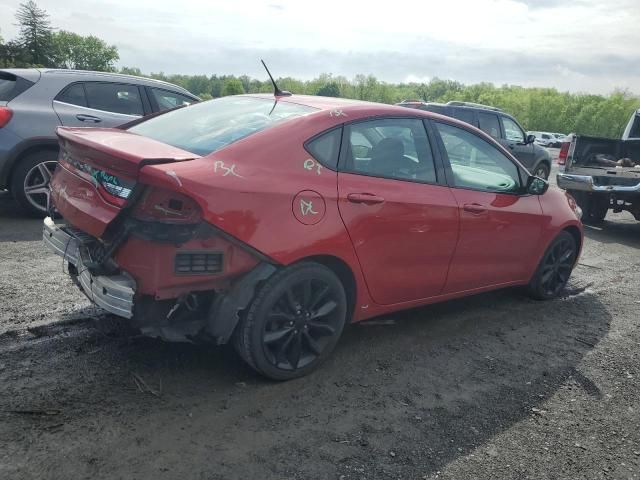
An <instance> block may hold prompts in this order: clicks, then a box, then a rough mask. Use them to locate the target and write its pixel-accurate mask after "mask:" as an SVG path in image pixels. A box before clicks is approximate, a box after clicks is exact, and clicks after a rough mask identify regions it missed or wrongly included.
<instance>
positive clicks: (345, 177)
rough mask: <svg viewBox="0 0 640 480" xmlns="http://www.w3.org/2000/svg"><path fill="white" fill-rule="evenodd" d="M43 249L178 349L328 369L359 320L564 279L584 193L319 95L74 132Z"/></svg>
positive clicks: (65, 146) (463, 127) (103, 300)
mask: <svg viewBox="0 0 640 480" xmlns="http://www.w3.org/2000/svg"><path fill="white" fill-rule="evenodd" d="M58 136H59V138H60V144H61V153H60V159H59V166H58V169H57V170H56V173H55V175H54V176H53V179H52V181H51V190H52V192H51V193H52V195H51V197H52V200H53V203H54V205H55V208H56V209H57V211H58V212H59V214H60V215H61V216H62V217H63V219H64V223H63V222H60V223H58V224H56V223H54V222H53V220H52V219H51V218H47V219H45V223H44V232H43V237H44V241H45V243H46V245H47V246H48V247H49V248H50V249H52V250H54V251H55V252H57V253H58V254H59V255H62V256H63V257H64V258H65V259H66V260H67V262H68V263H67V265H68V271H69V274H70V275H71V277H72V279H73V280H74V281H75V282H76V283H77V284H78V285H79V287H80V288H81V289H82V290H83V291H84V293H85V294H86V295H87V297H88V298H89V299H90V300H91V301H92V302H94V303H95V304H97V305H99V306H100V307H102V308H104V309H105V310H107V311H108V312H111V313H113V314H115V315H119V316H121V317H125V318H129V319H131V321H132V323H133V325H134V326H136V327H138V328H140V329H141V330H142V332H143V333H145V334H147V335H151V336H156V337H160V338H164V339H167V340H171V341H203V340H204V341H207V340H208V341H212V342H215V343H218V344H220V343H225V342H227V341H230V340H232V341H233V342H234V343H235V345H236V348H237V350H238V352H239V354H240V355H241V356H242V358H244V360H246V362H247V363H248V364H249V365H251V367H253V368H254V369H256V370H257V371H258V372H260V373H261V374H263V375H266V376H268V377H271V378H274V379H279V380H284V379H289V378H293V377H297V376H300V375H304V374H306V373H308V372H309V371H311V370H313V369H314V368H315V367H316V366H317V365H318V364H319V363H320V362H322V360H323V359H324V358H326V357H327V355H329V354H330V352H331V350H332V349H333V348H334V346H335V345H336V343H337V341H338V339H339V337H340V335H341V333H342V330H343V328H344V326H345V324H346V323H347V322H358V321H361V320H364V319H367V318H370V317H374V316H377V315H382V314H386V313H389V312H393V311H396V310H400V309H406V308H411V307H417V306H420V305H425V304H429V303H433V302H439V301H442V300H448V299H452V298H457V297H463V296H467V295H472V294H475V293H479V292H485V291H488V290H494V289H497V288H503V287H508V286H514V285H525V286H527V287H528V290H529V292H530V293H531V294H532V295H533V296H534V297H535V298H538V299H550V298H554V297H556V296H557V295H558V294H559V293H560V292H561V290H562V289H563V287H564V286H565V285H566V283H567V280H568V279H569V275H570V274H571V271H572V269H573V267H574V265H575V264H576V262H577V259H578V256H579V253H580V248H581V246H582V241H583V233H582V224H581V222H580V212H579V208H578V207H577V206H576V204H575V202H574V201H573V199H572V198H571V197H570V196H568V195H566V194H565V193H564V192H562V191H560V190H558V189H556V188H548V185H547V183H546V182H545V181H544V180H542V179H539V178H536V177H533V176H531V175H530V174H529V172H527V171H526V170H525V169H524V168H523V167H522V165H520V164H519V163H518V161H517V160H516V159H515V158H514V157H513V156H512V155H511V154H510V153H509V152H508V151H507V150H505V149H504V148H503V147H501V146H500V145H499V144H498V143H496V142H495V141H493V140H492V139H491V138H490V137H489V136H487V135H485V134H484V133H483V132H481V131H480V130H477V129H475V128H473V127H471V126H469V125H467V124H465V123H461V122H458V121H456V120H454V119H452V118H449V117H443V116H439V115H436V114H433V113H429V112H424V111H420V110H409V109H406V108H402V107H396V106H390V105H381V104H375V103H366V102H357V101H352V100H342V99H334V98H323V97H309V96H276V97H273V96H269V95H243V96H234V97H226V98H221V99H217V100H211V101H208V102H204V103H200V104H196V105H193V106H189V107H185V108H181V109H177V110H173V111H170V112H168V113H164V114H161V115H158V116H155V117H153V118H148V119H142V120H140V121H137V122H133V123H131V124H128V125H126V126H124V127H121V128H119V129H112V128H60V129H59V130H58Z"/></svg>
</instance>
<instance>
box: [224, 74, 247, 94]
mask: <svg viewBox="0 0 640 480" xmlns="http://www.w3.org/2000/svg"><path fill="white" fill-rule="evenodd" d="M242 93H245V92H244V88H243V87H242V82H241V81H240V80H239V79H237V78H235V77H229V78H227V79H225V81H224V86H223V87H222V93H221V94H222V96H223V97H226V96H227V95H240V94H242Z"/></svg>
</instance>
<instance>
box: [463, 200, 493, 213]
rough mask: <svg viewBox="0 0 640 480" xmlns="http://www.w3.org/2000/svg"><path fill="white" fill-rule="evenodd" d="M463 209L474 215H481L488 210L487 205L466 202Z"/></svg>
mask: <svg viewBox="0 0 640 480" xmlns="http://www.w3.org/2000/svg"><path fill="white" fill-rule="evenodd" d="M462 209H463V210H464V211H465V212H469V213H473V214H474V215H480V214H481V213H485V212H486V211H487V207H485V206H484V205H480V204H479V203H465V204H464V205H463V207H462Z"/></svg>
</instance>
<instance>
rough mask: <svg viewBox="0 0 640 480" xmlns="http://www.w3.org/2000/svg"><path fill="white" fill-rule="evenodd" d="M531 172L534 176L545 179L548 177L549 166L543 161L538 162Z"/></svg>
mask: <svg viewBox="0 0 640 480" xmlns="http://www.w3.org/2000/svg"><path fill="white" fill-rule="evenodd" d="M533 174H534V176H536V177H540V178H544V179H545V180H547V179H548V178H549V166H548V165H547V164H546V163H544V162H543V163H539V164H538V166H537V167H536V170H535V172H534V173H533Z"/></svg>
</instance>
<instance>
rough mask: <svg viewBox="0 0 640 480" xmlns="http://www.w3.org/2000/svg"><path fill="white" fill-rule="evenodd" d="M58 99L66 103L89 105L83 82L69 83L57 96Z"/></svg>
mask: <svg viewBox="0 0 640 480" xmlns="http://www.w3.org/2000/svg"><path fill="white" fill-rule="evenodd" d="M56 100H58V101H60V102H64V103H70V104H71V105H79V106H81V107H86V106H87V98H86V96H85V94H84V87H83V86H82V84H81V83H74V84H73V85H69V86H68V87H67V88H65V89H64V90H63V91H62V92H61V93H60V94H59V95H58V96H57V97H56Z"/></svg>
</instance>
